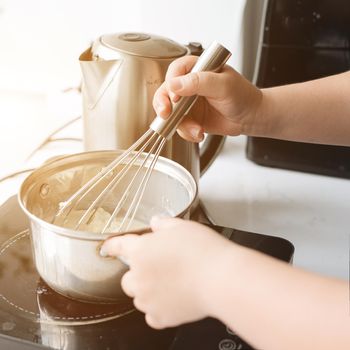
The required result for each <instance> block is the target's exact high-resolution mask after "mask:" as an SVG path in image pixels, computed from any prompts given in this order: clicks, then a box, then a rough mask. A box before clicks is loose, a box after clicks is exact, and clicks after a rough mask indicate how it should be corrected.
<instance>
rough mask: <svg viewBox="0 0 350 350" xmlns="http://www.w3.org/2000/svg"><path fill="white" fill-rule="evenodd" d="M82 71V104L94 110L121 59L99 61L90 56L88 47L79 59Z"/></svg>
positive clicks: (115, 72)
mask: <svg viewBox="0 0 350 350" xmlns="http://www.w3.org/2000/svg"><path fill="white" fill-rule="evenodd" d="M79 63H80V68H81V71H82V76H83V81H82V93H83V98H84V101H86V102H84V103H86V106H87V107H88V108H89V109H94V108H95V106H96V105H97V103H98V102H99V101H100V99H101V98H102V96H103V95H104V93H105V92H106V90H107V89H108V87H109V86H110V84H111V83H112V81H113V79H114V78H115V76H116V75H117V73H118V70H119V68H120V66H121V63H122V60H121V59H118V60H116V59H113V60H108V61H105V60H100V59H98V58H97V59H96V58H95V57H94V56H93V55H92V48H91V47H89V48H88V49H87V50H86V51H84V52H83V53H82V54H81V55H80V57H79Z"/></svg>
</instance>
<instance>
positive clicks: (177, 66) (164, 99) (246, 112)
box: [153, 56, 262, 142]
mask: <svg viewBox="0 0 350 350" xmlns="http://www.w3.org/2000/svg"><path fill="white" fill-rule="evenodd" d="M197 59H198V57H196V56H184V57H181V58H179V59H177V60H175V61H174V62H172V63H171V64H170V66H169V68H168V71H167V74H166V80H165V82H164V83H163V84H162V85H161V86H160V87H159V89H158V90H157V91H156V93H155V95H154V98H153V107H154V109H155V111H156V113H157V115H159V116H160V117H163V118H167V117H168V116H169V114H170V112H171V102H170V101H172V102H176V101H178V100H179V98H180V96H192V95H198V96H200V97H199V98H198V100H197V102H196V103H195V105H194V106H193V108H192V110H191V112H190V113H189V116H188V117H187V118H185V119H184V120H183V122H182V123H181V124H180V126H179V128H178V133H179V134H180V135H181V136H182V137H183V138H185V139H186V140H188V141H192V142H199V141H201V140H202V139H203V137H204V132H208V133H211V134H220V135H232V136H233V135H239V134H242V133H243V134H249V132H250V129H252V128H253V126H254V119H255V116H256V114H257V110H258V108H259V105H260V103H261V100H262V93H261V91H260V90H259V89H258V88H256V87H255V86H254V85H252V84H251V83H250V82H249V81H248V80H246V79H245V78H244V77H243V76H241V75H240V74H239V73H237V72H236V71H235V70H234V69H233V68H231V67H230V66H228V65H225V66H224V68H223V69H222V71H221V72H219V73H214V72H199V73H189V72H190V71H191V69H192V67H193V66H194V64H195V62H196V60H197Z"/></svg>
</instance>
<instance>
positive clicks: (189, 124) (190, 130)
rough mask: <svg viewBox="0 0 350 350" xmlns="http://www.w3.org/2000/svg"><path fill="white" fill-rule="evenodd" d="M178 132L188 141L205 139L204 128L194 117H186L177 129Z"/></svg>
mask: <svg viewBox="0 0 350 350" xmlns="http://www.w3.org/2000/svg"><path fill="white" fill-rule="evenodd" d="M177 132H178V134H179V135H180V136H181V137H182V138H184V139H185V140H187V141H190V142H201V141H203V139H204V129H203V127H202V126H201V125H200V124H199V123H198V122H196V121H195V120H194V119H191V118H185V119H184V120H183V121H182V122H181V124H180V126H179V127H178V129H177Z"/></svg>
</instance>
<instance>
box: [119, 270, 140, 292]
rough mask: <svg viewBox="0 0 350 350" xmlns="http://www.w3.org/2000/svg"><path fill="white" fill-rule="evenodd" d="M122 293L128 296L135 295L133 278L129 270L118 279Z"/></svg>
mask: <svg viewBox="0 0 350 350" xmlns="http://www.w3.org/2000/svg"><path fill="white" fill-rule="evenodd" d="M120 285H121V286H122V289H123V291H124V293H125V294H126V295H127V296H129V297H130V298H134V297H135V289H136V288H135V280H134V279H133V275H132V272H131V271H127V272H126V273H125V274H124V275H123V277H122V278H121V280H120Z"/></svg>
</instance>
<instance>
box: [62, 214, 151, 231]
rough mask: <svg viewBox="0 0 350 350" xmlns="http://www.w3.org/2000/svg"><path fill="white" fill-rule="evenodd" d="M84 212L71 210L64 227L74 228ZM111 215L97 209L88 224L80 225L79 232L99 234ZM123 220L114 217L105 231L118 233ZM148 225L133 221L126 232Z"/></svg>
mask: <svg viewBox="0 0 350 350" xmlns="http://www.w3.org/2000/svg"><path fill="white" fill-rule="evenodd" d="M85 212H86V210H72V211H71V212H70V213H69V215H68V218H69V219H68V220H67V222H66V223H65V225H64V226H65V227H67V228H74V227H75V225H76V223H77V222H78V221H79V220H80V218H81V217H82V216H83V215H84V213H85ZM110 216H111V214H110V213H109V212H107V211H106V210H104V209H103V208H98V209H97V211H96V213H95V215H94V216H93V218H92V220H91V222H89V223H88V224H82V225H81V226H80V227H79V231H89V232H96V233H99V232H101V231H102V230H103V228H104V226H105V224H106V223H107V221H108V220H109V218H110ZM122 220H123V217H116V218H114V219H113V220H112V222H111V225H110V226H109V228H108V229H107V231H108V232H118V231H119V226H120V224H121V222H122ZM147 226H148V225H147V224H145V223H144V222H142V221H140V220H137V219H134V220H133V221H132V223H131V225H130V227H129V229H128V231H132V230H138V229H140V228H145V227H147Z"/></svg>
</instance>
